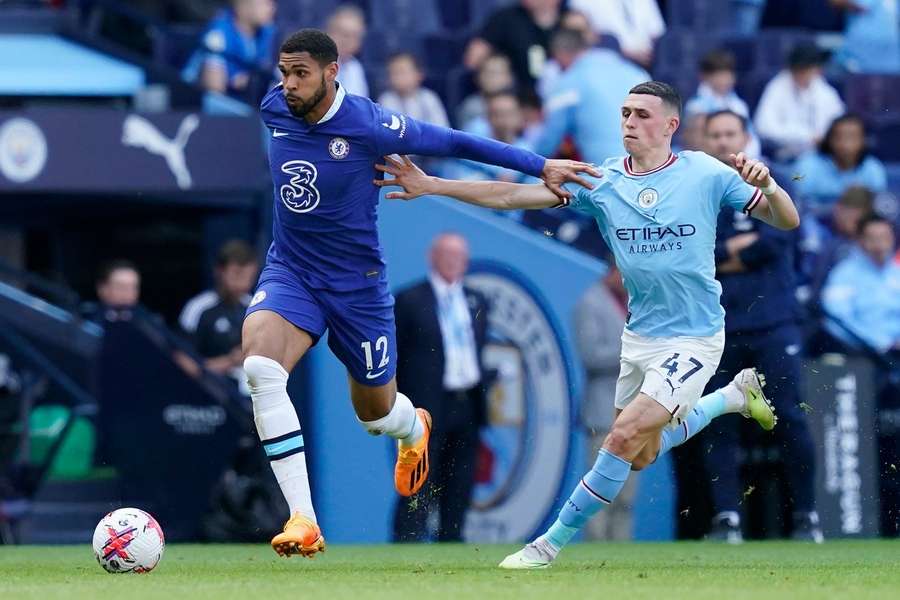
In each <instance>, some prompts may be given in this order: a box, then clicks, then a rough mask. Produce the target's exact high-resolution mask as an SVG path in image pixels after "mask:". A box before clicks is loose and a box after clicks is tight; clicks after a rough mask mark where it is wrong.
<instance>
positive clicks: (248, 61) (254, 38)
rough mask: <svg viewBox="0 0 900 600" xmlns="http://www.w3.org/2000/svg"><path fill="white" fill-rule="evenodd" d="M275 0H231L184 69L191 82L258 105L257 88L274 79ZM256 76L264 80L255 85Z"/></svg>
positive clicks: (213, 21) (214, 21)
mask: <svg viewBox="0 0 900 600" xmlns="http://www.w3.org/2000/svg"><path fill="white" fill-rule="evenodd" d="M274 19H275V2H274V0H232V2H231V7H230V8H226V9H224V10H222V11H221V12H219V14H218V15H217V16H216V17H215V18H214V19H213V20H212V21H211V22H210V23H209V25H208V26H207V28H206V31H205V32H204V34H203V38H202V45H201V47H200V48H198V49H197V50H196V51H195V52H194V54H193V55H192V56H191V58H190V59H189V60H188V64H187V66H186V67H185V69H184V73H183V74H184V77H185V79H186V80H188V81H192V82H198V83H199V84H200V85H201V86H203V88H204V89H206V90H209V91H211V92H218V93H220V94H228V95H229V96H234V97H236V98H238V99H241V100H245V101H252V102H255V100H256V98H255V94H254V92H255V91H256V88H259V89H263V88H264V87H265V85H266V84H268V83H269V81H270V80H271V73H272V70H273V63H272V59H273V53H274V46H273V44H274V39H275V28H274V25H273V22H274ZM254 76H257V77H263V78H264V79H265V81H261V82H259V83H260V84H261V85H257V86H254V85H253V83H254Z"/></svg>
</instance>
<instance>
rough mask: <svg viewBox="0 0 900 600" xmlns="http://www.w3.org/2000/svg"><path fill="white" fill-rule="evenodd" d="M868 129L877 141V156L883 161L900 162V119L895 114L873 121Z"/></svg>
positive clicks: (875, 150)
mask: <svg viewBox="0 0 900 600" xmlns="http://www.w3.org/2000/svg"><path fill="white" fill-rule="evenodd" d="M868 127H869V132H870V133H871V134H872V135H873V138H874V140H875V144H874V147H873V151H874V153H875V155H876V156H877V157H878V158H880V159H881V160H883V161H900V117H898V116H897V115H896V113H895V114H894V115H891V116H888V117H882V118H880V119H872V120H870V121H869V122H868Z"/></svg>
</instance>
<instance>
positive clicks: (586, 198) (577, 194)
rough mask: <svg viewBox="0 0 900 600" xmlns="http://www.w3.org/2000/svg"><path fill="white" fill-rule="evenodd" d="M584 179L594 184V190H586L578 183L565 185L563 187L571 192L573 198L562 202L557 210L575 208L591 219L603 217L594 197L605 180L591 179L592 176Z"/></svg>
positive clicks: (586, 176)
mask: <svg viewBox="0 0 900 600" xmlns="http://www.w3.org/2000/svg"><path fill="white" fill-rule="evenodd" d="M584 178H585V179H586V180H587V181H589V182H590V183H593V184H594V189H593V190H588V189H585V188H583V187H581V186H580V185H578V184H577V183H571V182H570V183H566V184H564V185H563V187H564V188H565V189H566V191H567V192H571V194H572V197H571V198H568V199H567V200H565V201H563V202H560V203H559V204H558V205H557V208H564V207H569V208H573V209H575V210H577V211H578V212H582V213H584V214H586V215H589V216H591V217H594V218H596V217H599V216H602V214H601V213H600V210H599V209H598V208H597V206H596V205H595V204H594V201H593V199H592V195H593V194H594V192H596V191H597V190H598V189H600V186H601V185H602V183H603V180H602V179H597V178H596V177H591V176H590V175H585V176H584Z"/></svg>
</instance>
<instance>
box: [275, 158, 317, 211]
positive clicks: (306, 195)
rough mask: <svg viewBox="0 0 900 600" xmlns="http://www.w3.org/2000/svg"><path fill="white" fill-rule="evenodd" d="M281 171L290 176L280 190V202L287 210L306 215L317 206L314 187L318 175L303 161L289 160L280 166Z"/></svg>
mask: <svg viewBox="0 0 900 600" xmlns="http://www.w3.org/2000/svg"><path fill="white" fill-rule="evenodd" d="M281 171H282V173H286V174H288V175H290V176H291V179H290V181H289V182H288V183H286V184H284V185H282V186H281V189H280V195H281V201H282V202H283V203H284V205H285V206H286V207H287V209H288V210H290V211H292V212H295V213H306V212H309V211H311V210H313V209H314V208H315V207H317V206H318V205H319V190H318V189H317V188H316V185H315V183H316V178H317V177H318V176H319V173H318V171H316V167H315V165H313V164H312V163H311V162H307V161H305V160H289V161H288V162H286V163H284V164H283V165H281Z"/></svg>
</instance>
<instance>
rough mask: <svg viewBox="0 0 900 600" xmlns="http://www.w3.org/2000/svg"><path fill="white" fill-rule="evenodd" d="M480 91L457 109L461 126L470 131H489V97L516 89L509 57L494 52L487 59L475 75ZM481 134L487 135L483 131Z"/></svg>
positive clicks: (467, 98) (457, 119)
mask: <svg viewBox="0 0 900 600" xmlns="http://www.w3.org/2000/svg"><path fill="white" fill-rule="evenodd" d="M475 84H476V85H477V86H478V92H476V93H474V94H472V95H470V96H468V97H466V99H465V100H463V101H462V104H460V106H459V108H458V109H457V110H456V122H457V124H458V125H459V127H460V128H461V129H463V130H465V131H468V132H470V133H476V132H484V131H487V129H488V127H487V123H486V117H487V100H486V99H487V98H488V97H489V96H492V95H494V94H496V93H498V92H506V91H512V90H515V89H516V79H515V77H514V76H513V73H512V68H511V67H510V64H509V59H508V58H507V57H506V56H504V55H503V54H493V55H491V56H489V57H487V58H486V59H485V61H484V62H483V63H481V66H480V67H479V68H478V74H477V75H476V76H475ZM481 135H486V134H484V133H481Z"/></svg>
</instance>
